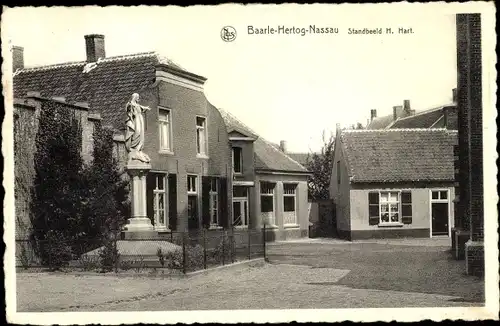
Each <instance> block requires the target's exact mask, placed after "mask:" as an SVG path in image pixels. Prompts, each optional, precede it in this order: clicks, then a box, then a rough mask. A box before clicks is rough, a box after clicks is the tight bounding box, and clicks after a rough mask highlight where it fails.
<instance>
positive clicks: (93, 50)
mask: <svg viewBox="0 0 500 326" xmlns="http://www.w3.org/2000/svg"><path fill="white" fill-rule="evenodd" d="M85 47H86V50H87V62H96V61H97V59H99V58H102V59H104V58H105V57H106V52H105V49H104V35H100V34H91V35H85Z"/></svg>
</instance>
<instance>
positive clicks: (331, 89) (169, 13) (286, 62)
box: [2, 4, 457, 152]
mask: <svg viewBox="0 0 500 326" xmlns="http://www.w3.org/2000/svg"><path fill="white" fill-rule="evenodd" d="M394 5H395V4H392V5H391V7H387V6H383V5H382V6H380V5H377V6H376V7H374V6H370V5H362V6H358V5H340V6H339V5H335V6H333V5H281V6H276V5H270V6H267V5H253V6H244V5H220V6H212V7H202V6H193V7H156V8H151V7H145V6H141V7H80V8H77V7H67V8H64V7H50V8H29V7H26V8H14V9H8V10H6V11H5V12H4V15H3V17H2V20H3V23H4V25H3V26H6V27H5V28H4V30H3V31H2V33H3V34H2V38H4V37H5V38H6V39H7V42H8V43H10V45H17V46H22V47H24V56H25V59H24V60H25V66H37V65H45V64H56V63H61V62H68V61H83V60H85V41H84V35H86V34H103V35H105V42H106V43H105V44H106V56H115V55H123V54H132V53H138V52H148V51H155V50H156V51H159V52H160V53H161V54H163V55H165V56H167V57H168V58H170V59H172V60H173V61H174V62H176V63H178V64H179V65H181V66H182V67H184V68H186V69H187V70H189V71H191V72H193V73H196V74H198V75H202V76H204V77H206V78H207V82H206V83H205V95H206V97H207V99H208V100H209V101H210V102H211V103H212V104H214V105H215V106H217V107H219V108H222V109H224V110H226V111H228V112H231V113H232V114H233V115H235V116H236V117H237V118H239V119H240V120H241V121H243V122H244V123H245V124H247V125H248V126H249V127H250V128H252V129H253V130H254V131H256V132H257V133H258V134H259V135H261V136H262V137H264V138H266V139H267V140H269V141H272V142H275V143H279V142H280V141H281V140H285V141H286V142H287V147H288V150H289V151H291V152H310V151H318V150H320V149H321V146H322V144H323V141H322V134H323V132H325V133H326V134H327V135H328V134H329V133H334V132H335V128H336V124H337V123H340V124H341V125H342V126H348V125H351V124H356V123H357V122H360V123H362V124H363V125H366V123H367V119H369V118H370V110H371V109H376V110H377V115H378V116H382V115H387V114H391V113H392V107H393V106H395V105H402V104H403V101H404V100H405V99H409V100H410V103H411V106H412V109H415V110H416V111H419V110H424V109H428V108H431V107H433V106H437V105H441V104H447V103H449V102H451V96H452V89H453V88H454V87H456V83H457V82H456V80H457V73H456V36H455V33H456V31H455V15H454V14H453V12H451V11H446V10H432V8H430V7H429V6H418V5H407V6H402V7H396V6H394ZM396 8H398V9H397V10H396ZM440 8H443V7H440ZM9 11H10V12H9ZM280 25H283V26H285V27H288V28H292V27H296V28H303V27H304V28H306V29H308V28H309V26H310V25H316V26H317V27H320V26H324V27H331V28H338V29H339V33H338V34H307V35H305V36H302V35H300V34H289V35H285V34H279V35H278V34H274V35H262V34H260V35H255V34H253V35H250V34H248V28H249V27H248V26H253V28H254V29H255V28H266V27H267V26H271V27H275V28H277V27H278V26H280ZM224 26H232V27H234V29H235V30H236V32H237V35H236V38H235V40H234V41H232V42H224V41H223V40H222V39H221V37H220V35H221V29H222V28H223V27H224ZM399 27H402V28H411V29H412V31H413V33H411V34H398V32H397V31H398V28H399ZM349 28H353V29H363V28H369V29H373V28H382V30H384V31H385V29H386V28H391V29H392V30H393V31H394V34H392V35H388V34H383V35H352V34H351V35H350V34H348V29H349ZM2 42H5V39H2ZM7 42H6V43H7Z"/></svg>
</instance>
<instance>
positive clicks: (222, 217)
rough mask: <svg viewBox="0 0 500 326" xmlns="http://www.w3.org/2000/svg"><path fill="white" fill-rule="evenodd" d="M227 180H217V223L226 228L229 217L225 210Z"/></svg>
mask: <svg viewBox="0 0 500 326" xmlns="http://www.w3.org/2000/svg"><path fill="white" fill-rule="evenodd" d="M227 201H228V198H227V178H219V223H220V225H221V226H222V227H224V228H228V227H229V224H230V223H229V221H230V218H231V217H230V215H229V214H228V209H227Z"/></svg>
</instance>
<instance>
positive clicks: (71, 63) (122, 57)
mask: <svg viewBox="0 0 500 326" xmlns="http://www.w3.org/2000/svg"><path fill="white" fill-rule="evenodd" d="M155 54H157V52H156V51H149V52H139V53H132V54H122V55H116V56H112V57H106V58H103V59H99V60H98V61H96V62H87V61H69V62H63V63H56V64H50V65H42V66H35V67H26V68H23V69H18V70H16V72H15V74H16V75H17V74H20V73H23V72H31V71H43V70H50V69H58V68H64V67H77V66H80V65H87V64H89V63H97V62H110V61H119V60H127V59H135V58H140V57H148V56H153V55H155Z"/></svg>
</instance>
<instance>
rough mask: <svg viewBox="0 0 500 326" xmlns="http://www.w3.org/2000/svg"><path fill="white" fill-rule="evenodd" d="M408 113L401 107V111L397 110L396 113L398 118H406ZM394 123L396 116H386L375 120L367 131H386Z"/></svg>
mask: <svg viewBox="0 0 500 326" xmlns="http://www.w3.org/2000/svg"><path fill="white" fill-rule="evenodd" d="M407 114H408V113H407V112H406V111H405V110H404V109H403V108H402V107H401V108H400V109H398V110H397V112H396V118H401V117H405V116H406V115H407ZM392 122H394V115H393V114H390V115H385V116H382V117H378V118H374V119H373V120H372V121H370V123H368V125H367V126H366V129H371V130H372V129H385V128H387V127H388V126H389V125H390V124H391V123H392Z"/></svg>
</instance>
